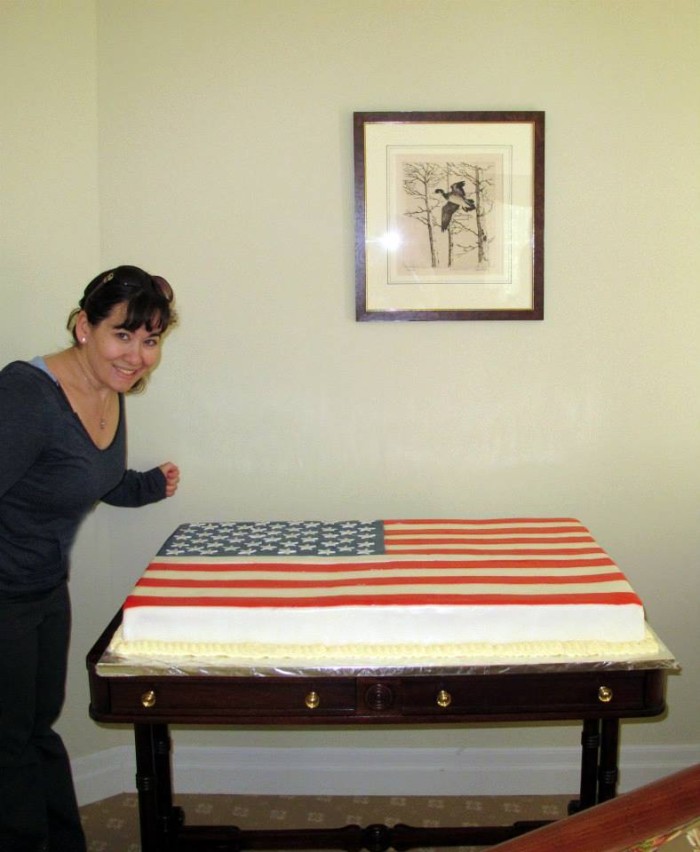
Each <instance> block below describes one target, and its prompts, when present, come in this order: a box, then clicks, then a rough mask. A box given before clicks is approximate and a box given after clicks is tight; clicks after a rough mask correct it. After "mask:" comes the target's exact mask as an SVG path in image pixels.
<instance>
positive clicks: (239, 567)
mask: <svg viewBox="0 0 700 852" xmlns="http://www.w3.org/2000/svg"><path fill="white" fill-rule="evenodd" d="M122 632H123V637H122V638H123V640H124V641H125V642H126V643H127V645H128V643H130V642H132V643H133V642H144V641H145V642H161V643H185V644H195V645H196V644H198V643H215V644H222V645H236V646H241V645H246V644H250V643H253V644H255V645H256V646H260V645H263V646H267V645H271V646H279V647H281V646H284V645H287V644H290V643H292V644H294V645H296V646H299V645H301V646H306V645H309V646H326V647H327V646H341V645H352V646H370V645H373V646H374V645H378V646H386V645H391V646H403V645H406V646H437V645H443V644H459V645H464V644H465V643H495V644H504V643H537V642H570V641H590V640H592V641H601V640H603V641H605V642H613V643H615V642H627V643H629V642H639V641H641V640H643V639H644V636H645V622H644V608H643V605H642V601H641V600H640V599H639V597H638V596H637V594H636V593H635V592H634V590H633V589H632V587H631V586H630V584H629V582H628V580H627V578H626V577H625V576H624V574H623V573H622V572H621V571H620V569H619V567H618V566H617V565H616V564H615V562H614V561H613V560H612V559H611V557H610V556H609V555H608V554H607V553H606V552H605V551H604V550H603V548H602V547H601V546H600V545H599V544H598V543H597V542H596V541H595V539H594V538H593V536H592V535H591V533H590V532H589V530H588V529H587V528H586V527H585V526H583V524H581V523H580V522H579V521H577V520H574V519H570V518H507V519H486V520H453V519H448V520H444V519H443V520H441V519H428V520H385V521H345V522H337V523H326V522H311V521H303V522H298V523H294V522H278V523H275V522H232V523H188V524H183V525H182V526H180V527H178V528H177V529H176V530H175V532H174V533H173V534H172V535H171V536H170V538H169V539H168V540H167V541H166V542H165V544H164V545H163V547H162V548H161V549H160V551H159V552H158V554H157V556H156V557H155V558H154V559H153V561H152V562H151V563H150V565H149V566H148V568H147V569H146V571H145V573H144V574H143V576H142V577H141V579H140V580H139V581H138V582H137V584H136V586H135V587H134V589H133V591H132V592H131V594H130V595H129V596H128V598H127V599H126V602H125V604H124V607H123V622H122Z"/></svg>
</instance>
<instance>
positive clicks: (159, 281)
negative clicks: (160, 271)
mask: <svg viewBox="0 0 700 852" xmlns="http://www.w3.org/2000/svg"><path fill="white" fill-rule="evenodd" d="M113 279H114V273H113V272H108V273H107V275H105V276H104V278H102V279H101V280H100V281H98V282H97V284H95V286H94V287H93V288H92V290H91V291H90V292H89V293H88V294H87V298H90V297H91V296H94V295H95V293H96V292H97V291H98V290H99V289H100V287H103V286H104V285H105V284H108V283H109V282H110V281H112V280H113ZM118 283H119V284H121V285H122V287H144V284H143V282H141V281H122V280H119V281H118ZM148 284H150V286H151V287H152V288H153V289H154V290H155V291H156V293H158V295H159V296H162V297H163V298H164V299H165V300H166V301H167V302H172V300H173V295H174V294H173V288H172V287H171V286H170V284H169V283H168V281H167V280H166V279H165V278H163V277H162V276H161V275H149V276H148V281H147V285H148ZM147 285H146V286H147Z"/></svg>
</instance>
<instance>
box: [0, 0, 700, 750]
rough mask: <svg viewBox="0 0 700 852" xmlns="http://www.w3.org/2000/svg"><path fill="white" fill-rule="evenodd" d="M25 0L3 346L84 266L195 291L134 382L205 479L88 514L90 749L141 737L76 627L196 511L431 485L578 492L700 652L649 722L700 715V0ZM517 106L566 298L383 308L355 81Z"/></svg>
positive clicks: (420, 505)
mask: <svg viewBox="0 0 700 852" xmlns="http://www.w3.org/2000/svg"><path fill="white" fill-rule="evenodd" d="M0 14H2V18H3V19H8V20H9V21H10V24H11V31H10V32H7V30H5V32H4V37H5V38H6V39H7V41H8V49H9V52H4V54H3V56H4V58H3V62H5V63H7V66H8V68H7V70H8V72H9V71H12V74H13V76H12V78H11V79H12V82H11V83H10V82H9V81H8V78H7V76H6V75H3V80H4V82H3V84H2V85H3V87H5V88H6V89H7V92H8V96H9V110H8V112H9V116H10V122H9V124H8V125H7V133H6V134H5V133H3V135H4V136H5V135H6V136H7V140H8V141H7V149H6V151H8V152H9V153H5V151H4V153H3V157H4V158H5V159H6V163H5V165H4V176H3V177H2V180H3V199H2V203H3V208H4V212H3V220H4V221H5V222H7V223H9V225H10V230H9V231H7V230H5V229H4V233H3V235H2V237H0V239H2V241H3V257H2V260H1V261H0V263H1V264H2V273H3V275H2V277H3V282H2V287H3V295H4V296H5V298H4V310H3V312H2V316H1V317H0V324H1V325H0V327H1V328H2V334H1V335H0V352H1V354H2V356H3V361H7V360H10V359H11V358H13V357H28V356H30V355H31V354H33V353H34V352H36V351H46V350H49V349H51V348H53V347H54V346H56V345H59V344H60V342H61V341H62V339H63V338H62V333H61V323H62V321H63V317H64V315H65V313H66V312H67V310H68V309H69V307H70V306H71V304H72V302H73V301H74V299H75V298H76V297H77V293H78V291H79V290H80V289H81V288H82V286H83V285H84V283H85V282H86V281H87V280H88V278H89V277H90V276H91V274H92V273H93V272H95V271H97V269H99V268H104V267H107V266H109V265H112V264H115V263H120V262H133V263H138V264H142V265H144V266H145V267H147V268H150V269H153V270H156V271H158V272H160V273H162V274H164V275H166V276H167V277H169V278H170V279H171V281H172V282H173V284H174V286H175V288H176V291H177V295H178V303H179V307H180V311H181V315H182V323H181V327H180V328H179V329H178V330H177V331H176V332H175V333H174V334H173V336H172V338H171V339H170V340H169V341H168V342H167V345H166V353H165V359H164V363H163V365H162V367H161V369H160V370H159V371H158V373H157V375H156V376H155V377H154V380H153V382H152V386H151V387H150V389H149V391H148V393H147V394H146V395H145V396H143V397H141V398H136V399H133V400H131V402H130V453H131V459H130V460H131V463H132V464H133V465H134V466H150V465H151V464H154V463H157V462H160V461H163V460H165V459H166V458H172V459H173V460H175V461H177V462H178V463H179V464H180V466H181V468H182V472H183V480H182V485H181V489H180V492H179V494H178V496H177V497H176V498H175V499H173V500H171V501H168V502H167V503H165V504H160V505H157V506H154V507H150V508H148V509H145V510H142V511H132V510H128V511H124V510H116V509H111V508H108V507H100V508H99V509H98V510H97V512H96V513H95V514H94V516H93V517H91V518H90V519H89V520H88V522H87V523H86V525H85V527H84V529H83V531H82V533H81V535H80V538H79V541H78V544H77V547H76V553H75V558H74V577H73V582H72V588H73V597H74V604H75V609H76V614H75V634H74V646H73V667H72V672H71V677H70V683H69V699H68V703H67V707H66V712H65V715H64V718H63V721H62V730H63V732H64V733H65V735H66V738H67V741H68V745H69V747H70V749H71V752H72V754H73V755H74V756H79V755H82V754H89V753H92V752H96V751H99V750H100V749H103V748H107V747H108V746H110V745H114V744H117V743H121V742H128V741H129V736H128V734H127V733H126V732H124V731H114V730H112V729H109V730H108V729H105V728H102V727H100V726H96V725H94V724H93V723H91V722H89V721H88V720H87V718H86V707H87V686H86V678H85V674H84V668H83V662H82V660H83V657H84V654H85V652H86V651H87V650H88V648H89V646H90V644H91V643H92V641H93V640H94V639H95V638H96V636H97V634H98V632H99V631H100V629H101V628H102V627H103V626H104V625H105V624H106V623H107V620H108V618H109V616H110V615H111V614H112V613H113V612H114V611H115V610H116V609H117V607H118V606H119V604H120V603H121V600H122V599H123V597H124V595H125V594H126V593H127V592H128V590H129V588H130V586H131V584H132V582H133V581H134V580H135V579H136V577H137V576H138V575H139V574H140V572H141V571H142V569H143V567H144V565H145V564H146V562H147V560H148V559H149V557H150V555H151V554H152V553H153V552H154V550H155V549H156V548H157V546H158V545H159V544H160V543H161V541H162V540H163V539H164V538H165V536H166V535H167V534H168V533H169V532H170V531H171V529H172V528H173V527H174V526H175V525H176V524H178V523H180V522H183V521H189V520H198V519H232V518H263V519H265V518H279V519H286V518H320V519H342V518H348V517H362V518H375V517H381V516H394V517H396V516H411V515H413V516H415V515H426V516H431V515H432V516H445V515H453V516H466V517H469V516H474V517H478V516H482V517H483V516H494V515H513V514H515V515H519V514H534V515H536V514H555V515H573V516H577V517H579V518H581V519H582V520H584V522H586V523H587V524H588V525H589V526H590V527H591V528H592V529H593V531H594V532H595V534H596V536H597V537H598V538H599V540H600V541H601V542H602V543H603V544H604V545H605V546H606V547H607V548H608V549H609V551H610V552H611V553H612V554H613V555H614V556H615V558H616V559H617V561H618V562H619V563H620V564H621V565H622V567H623V568H624V570H625V571H626V572H627V574H628V575H629V577H630V579H631V581H632V583H633V584H634V586H635V587H636V588H637V590H638V591H639V592H640V594H641V595H642V597H643V598H644V599H645V601H646V603H647V607H648V613H649V617H650V619H651V621H652V622H653V624H654V625H655V627H656V628H657V629H658V630H659V632H660V633H661V634H662V636H663V638H664V639H665V640H666V642H667V643H668V644H669V645H670V646H671V648H672V649H673V650H674V651H675V653H676V654H677V656H678V657H679V658H680V660H681V661H682V663H683V665H684V671H683V674H682V675H681V676H680V677H673V678H672V679H671V683H670V685H669V702H670V711H669V714H668V718H666V719H665V720H664V721H663V722H661V723H659V722H654V723H631V724H628V725H626V726H625V730H624V734H623V736H624V741H625V742H626V743H638V744H652V745H653V744H658V745H663V744H676V745H677V744H689V745H690V744H694V745H698V744H700V728H699V727H698V722H697V719H698V718H700V714H699V713H698V698H697V696H698V695H700V672H699V665H698V648H699V647H700V645H699V643H698V640H699V639H700V635H699V634H700V631H699V629H698V623H699V621H698V618H697V601H698V598H699V597H700V594H699V593H700V572H699V571H698V554H699V553H700V532H699V524H698V509H699V508H700V500H699V495H698V481H697V480H698V473H699V470H700V464H699V462H700V451H699V449H698V423H699V422H700V396H699V395H698V380H699V379H700V375H699V373H700V357H699V356H700V335H699V334H698V329H697V324H698V317H699V316H700V288H698V286H697V269H698V264H699V261H700V257H699V252H698V242H697V226H698V213H697V187H698V184H699V181H700V174H699V167H698V157H697V139H698V136H699V133H698V131H699V128H698V107H699V106H700V104H699V103H698V101H699V97H698V88H697V80H698V72H699V71H700V67H699V66H700V49H699V47H700V46H699V44H698V33H699V29H698V24H699V23H700V6H698V4H697V2H695V0H666V2H657V0H572V2H566V0H493V1H492V2H483V0H480V2H476V0H432V2H418V0H415V1H414V0H329V2H321V0H319V1H318V2H316V0H250V2H247V0H197V2H194V0H169V2H145V0H119V2H102V0H97V2H96V3H95V4H94V5H93V4H92V3H88V2H82V3H81V2H74V3H66V2H60V3H59V2H58V0H53V2H48V3H37V2H29V3H27V2H25V3H19V2H7V1H6V0H4V1H3V2H2V3H0ZM95 14H96V22H97V34H96V37H95V36H94V31H93V27H94V24H95V20H94V16H95ZM56 27H58V28H59V31H60V32H59V37H57V38H55V39H52V40H51V41H50V43H47V37H46V35H47V34H48V33H49V32H52V31H53V30H54V28H56ZM61 33H62V35H63V37H60V35H61ZM95 57H96V59H95ZM95 85H97V96H96V102H97V104H98V107H99V109H98V117H99V121H98V120H97V118H96V114H95V93H94V91H93V87H94V86H95ZM3 102H4V103H8V100H5V99H4V101H3ZM509 109H517V110H530V109H542V110H545V111H546V113H547V132H546V145H547V151H546V179H547V203H546V240H545V245H546V272H545V290H546V309H545V310H546V318H545V320H544V322H541V323H525V322H505V323H504V322H491V323H489V322H481V323H466V322H456V323H405V324H402V323H395V324H387V323H376V324H358V323H356V322H355V321H354V315H353V274H354V270H353V245H354V234H353V173H352V154H353V152H352V124H351V121H352V112H353V111H354V110H361V111H369V110H509ZM97 127H98V128H99V138H98V141H97V142H96V141H95V133H96V128H97ZM3 144H4V145H5V144H6V143H5V142H3ZM96 173H97V174H98V175H99V185H98V188H97V189H96V186H95V180H96V177H95V175H96ZM5 183H7V184H9V185H10V192H9V193H7V192H6V191H5ZM96 198H98V199H99V208H100V211H99V214H100V215H99V220H98V217H97V211H96V206H97V202H96ZM27 288H31V290H30V291H28V289H27ZM220 736H221V735H220V734H212V733H211V732H208V733H204V732H189V733H187V734H186V735H185V737H184V741H185V742H196V743H203V742H221V739H217V737H220ZM225 736H226V739H225V742H226V745H232V744H235V743H241V744H243V743H245V744H246V745H248V746H250V745H255V744H260V745H270V746H286V745H299V744H301V743H302V742H304V743H307V742H312V743H314V744H322V743H331V744H333V745H354V744H359V743H362V744H367V743H368V742H372V741H375V742H376V743H377V744H381V745H383V746H389V745H396V746H406V745H411V744H414V743H415V744H416V745H418V744H420V745H421V746H423V747H429V746H439V745H450V744H451V745H454V742H455V740H454V732H453V731H449V730H447V729H440V730H435V731H429V732H424V731H422V732H416V731H411V730H410V729H406V730H392V731H387V730H378V731H370V732H363V735H362V737H360V734H359V733H358V732H357V731H354V730H352V729H348V730H342V731H337V730H336V731H331V732H317V733H312V732H310V731H305V732H303V733H300V732H291V731H283V730H281V731H271V732H270V731H268V732H264V731H249V732H245V733H243V734H241V733H238V734H237V733H235V732H230V733H228V734H226V735H225ZM551 736H552V732H551V730H549V731H546V732H545V731H542V730H538V729H530V730H527V731H526V732H525V733H524V734H523V731H517V732H511V731H508V732H504V731H501V730H499V731H488V730H483V729H475V730H470V731H465V732H462V733H460V734H459V742H460V743H462V744H464V745H465V746H469V745H472V744H478V745H490V744H496V743H499V744H503V743H504V742H505V743H512V744H513V745H541V744H546V743H549V742H551ZM576 742H577V739H576V735H573V734H572V731H571V730H570V729H569V728H568V727H566V726H565V727H562V728H560V729H557V730H556V731H555V732H554V744H557V743H559V744H567V745H574V744H576Z"/></svg>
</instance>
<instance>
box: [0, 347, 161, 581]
mask: <svg viewBox="0 0 700 852" xmlns="http://www.w3.org/2000/svg"><path fill="white" fill-rule="evenodd" d="M163 497H165V476H164V475H163V472H162V471H161V470H160V469H159V468H154V469H153V470H150V471H148V472H147V473H137V472H136V471H132V470H126V423H125V418H124V401H123V399H122V397H121V396H120V398H119V425H118V427H117V433H116V435H115V437H114V441H113V442H112V443H111V444H110V446H109V447H107V448H106V449H104V450H101V449H99V448H98V447H96V446H95V444H94V442H93V441H92V439H91V438H90V436H89V434H88V433H87V431H86V430H85V428H84V426H83V424H82V423H81V421H80V419H79V418H78V416H77V414H75V412H74V411H73V410H72V408H71V405H70V403H69V401H68V399H67V397H66V396H65V394H64V393H63V391H62V390H61V388H60V386H59V385H58V383H57V382H56V381H54V379H53V378H52V377H51V376H49V375H48V374H47V373H45V372H44V371H43V370H41V369H39V368H38V367H35V366H33V365H31V364H28V363H26V362H24V361H15V362H13V363H11V364H8V365H7V366H6V367H5V368H4V369H3V370H2V371H0V595H1V596H3V597H7V596H15V595H20V596H21V595H22V594H23V593H25V594H26V593H35V592H38V591H42V590H45V589H50V588H53V587H54V586H56V585H58V584H59V583H61V582H62V581H63V580H64V579H65V578H66V577H67V575H68V559H69V554H70V549H71V546H72V544H73V540H74V538H75V535H76V532H77V530H78V526H79V525H80V523H81V521H82V520H83V518H84V517H85V516H86V515H87V514H88V512H89V511H90V510H91V509H92V507H93V506H94V505H95V503H96V502H97V501H99V500H103V501H104V502H106V503H110V504H112V505H114V506H143V505H145V504H147V503H153V502H155V501H157V500H161V499H162V498H163Z"/></svg>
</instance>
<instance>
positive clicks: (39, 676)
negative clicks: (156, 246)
mask: <svg viewBox="0 0 700 852" xmlns="http://www.w3.org/2000/svg"><path fill="white" fill-rule="evenodd" d="M172 300H173V292H172V289H171V287H170V285H169V284H168V282H167V281H166V280H165V279H164V278H160V277H158V276H155V275H149V274H148V273H146V272H144V271H143V270H142V269H139V268H137V267H135V266H120V267H117V268H116V269H112V270H110V271H108V272H105V273H102V274H101V275H98V276H97V278H95V279H94V280H93V281H91V282H90V284H88V286H87V287H86V289H85V293H84V295H83V297H82V299H81V301H80V303H79V307H78V308H77V309H76V310H75V311H73V312H72V313H71V315H70V318H69V320H68V328H69V330H70V331H71V333H72V335H73V341H74V342H73V345H72V346H70V347H69V348H68V349H65V350H64V351H62V352H58V353H55V354H53V355H47V356H46V357H43V358H41V357H40V358H35V359H34V360H33V361H31V362H20V361H15V362H13V363H11V364H9V365H8V366H6V367H5V368H4V369H3V370H2V371H0V850H2V852H39V850H49V852H84V850H85V848H86V847H85V839H84V836H83V832H82V829H81V826H80V818H79V814H78V808H77V804H76V799H75V792H74V789H73V782H72V778H71V773H70V765H69V761H68V756H67V754H66V751H65V748H64V746H63V743H62V741H61V739H60V737H59V736H58V734H57V733H55V732H54V731H53V730H52V725H53V723H54V722H55V721H56V719H57V717H58V714H59V712H60V709H61V706H62V703H63V698H64V691H65V675H66V662H67V652H68V641H69V631H70V608H69V607H70V605H69V599H68V591H67V578H68V557H69V552H70V549H71V546H72V543H73V540H74V538H75V535H76V532H77V529H78V526H79V524H80V522H81V521H82V520H83V518H84V517H85V516H86V515H87V513H88V512H89V511H90V510H91V509H92V507H93V506H94V504H95V503H96V502H97V501H99V500H102V501H104V502H106V503H110V504H112V505H114V506H143V505H146V504H147V503H153V502H155V501H157V500H162V499H163V498H164V497H171V496H172V495H173V494H174V493H175V491H176V489H177V485H178V481H179V478H180V474H179V470H178V468H177V466H176V465H174V464H172V463H171V462H167V463H165V464H162V465H160V467H156V468H153V470H150V471H148V472H146V473H137V472H136V471H131V470H126V469H125V459H126V424H125V417H124V394H127V393H130V392H134V391H137V390H140V389H142V388H143V387H144V385H145V382H146V380H147V378H148V375H149V373H150V372H151V370H153V369H154V368H155V367H156V365H157V364H158V361H159V360H160V351H161V343H162V340H163V337H164V335H165V333H166V331H167V330H168V329H169V328H170V327H171V326H172V325H173V324H174V322H175V320H176V317H175V312H174V309H173V304H172Z"/></svg>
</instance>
